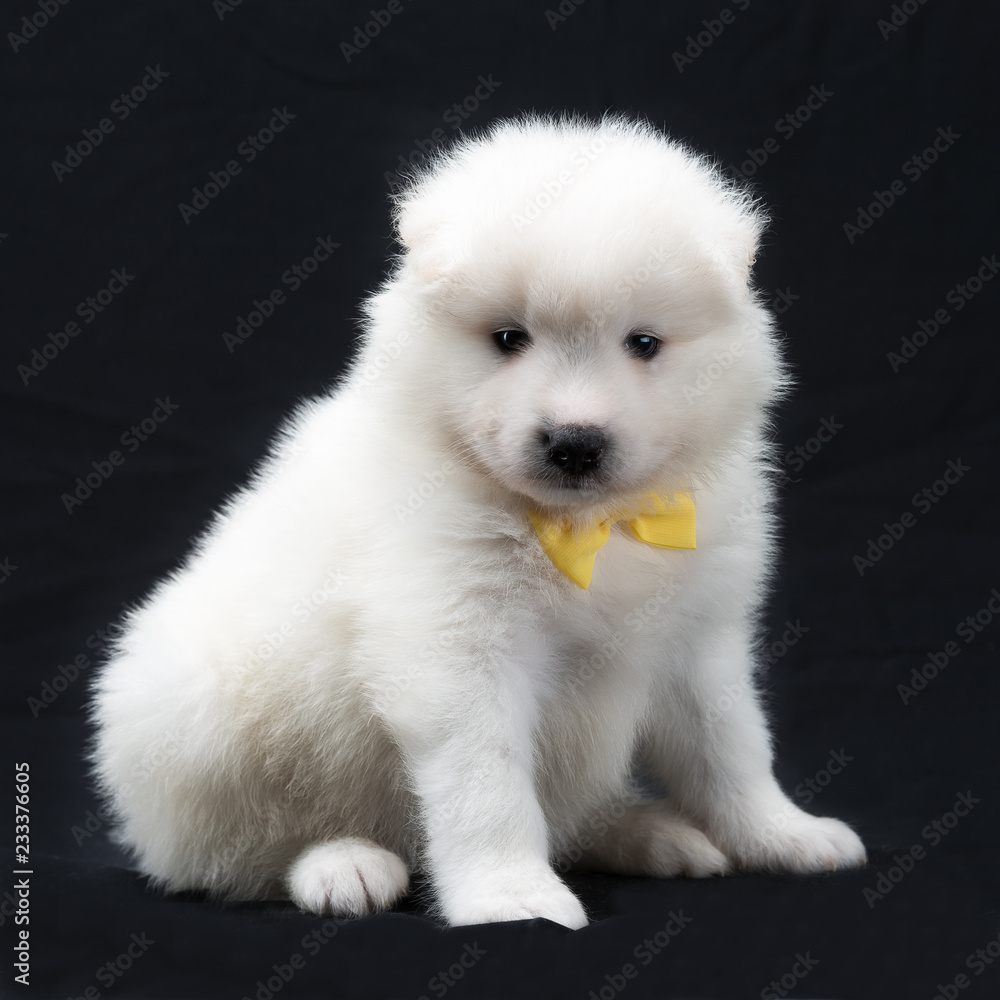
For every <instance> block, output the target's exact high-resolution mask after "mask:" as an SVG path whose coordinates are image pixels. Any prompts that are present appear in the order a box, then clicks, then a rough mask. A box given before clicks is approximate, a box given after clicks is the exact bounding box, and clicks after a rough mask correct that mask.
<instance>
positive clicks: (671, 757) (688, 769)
mask: <svg viewBox="0 0 1000 1000" xmlns="http://www.w3.org/2000/svg"><path fill="white" fill-rule="evenodd" d="M748 650H749V644H748V642H747V640H746V639H745V637H744V636H742V635H741V634H738V633H736V632H735V631H734V632H733V633H731V634H729V635H726V636H717V637H715V641H713V642H712V643H710V644H709V643H706V644H705V646H704V647H703V648H702V649H701V650H700V652H699V653H698V654H696V656H695V658H694V662H692V663H689V664H687V665H686V668H685V669H684V670H683V671H682V672H680V673H679V674H678V675H675V676H673V677H671V678H669V679H668V680H667V682H666V684H665V686H664V690H663V697H662V703H661V706H660V707H661V711H660V716H661V719H660V724H659V725H658V726H657V727H656V728H655V731H654V733H653V737H652V739H651V743H650V750H651V762H652V764H653V766H654V768H655V769H656V770H657V771H658V772H659V773H660V775H661V776H662V777H663V778H664V779H665V780H666V782H667V784H668V787H669V789H670V792H671V797H672V798H673V799H674V801H675V803H676V805H677V806H678V807H679V808H680V809H681V810H682V811H683V812H684V813H685V814H686V815H687V816H689V817H690V818H691V819H692V820H693V821H694V822H695V823H696V824H698V825H699V826H700V827H701V829H702V830H704V831H705V833H706V834H707V835H708V837H709V839H710V840H711V841H712V842H713V843H714V844H715V845H716V847H718V848H719V850H721V851H722V852H723V853H724V854H725V855H726V856H727V857H728V858H729V859H730V860H731V861H732V862H733V863H734V864H735V865H736V867H738V868H742V869H744V870H764V871H790V872H799V873H808V872H817V871H822V870H824V869H834V868H854V867H858V866H860V865H863V864H864V863H865V860H866V859H865V849H864V845H863V844H862V843H861V840H860V839H859V838H858V836H857V834H855V833H854V831H853V830H851V828H850V827H849V826H847V825H846V824H845V823H842V822H841V821H840V820H837V819H832V818H828V817H817V816H812V815H810V814H809V813H806V812H803V810H801V809H800V808H799V807H798V806H797V805H795V804H794V803H793V802H791V801H790V800H789V799H788V797H787V796H786V795H785V794H784V792H782V790H781V788H780V787H779V785H778V782H777V781H776V780H775V778H774V776H773V774H772V770H771V767H772V753H771V745H770V738H769V734H768V729H767V723H766V720H765V718H764V714H763V712H762V711H761V709H760V705H759V704H758V699H757V694H756V691H755V689H754V686H753V683H752V681H751V679H750V676H749V673H750V667H749V664H750V663H751V658H750V654H749V651H748Z"/></svg>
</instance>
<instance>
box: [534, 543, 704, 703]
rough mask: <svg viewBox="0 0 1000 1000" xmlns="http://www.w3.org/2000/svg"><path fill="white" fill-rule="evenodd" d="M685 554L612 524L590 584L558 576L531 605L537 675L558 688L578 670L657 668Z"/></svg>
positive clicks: (672, 624) (676, 604) (671, 624)
mask: <svg viewBox="0 0 1000 1000" xmlns="http://www.w3.org/2000/svg"><path fill="white" fill-rule="evenodd" d="M689 555H690V553H688V552H686V551H683V552H682V551H672V550H665V549H657V548H654V547H651V546H647V545H644V544H642V543H640V542H637V541H635V540H634V539H632V538H627V537H622V536H620V535H619V534H617V533H615V532H612V535H611V538H610V539H609V541H608V543H607V544H606V545H605V546H604V548H602V549H601V551H600V552H599V553H598V554H597V559H596V561H595V565H594V575H593V579H592V581H591V585H590V587H589V588H588V589H587V590H583V589H581V588H579V587H577V586H576V585H575V584H573V583H572V582H571V581H569V580H566V579H558V580H557V588H556V590H555V592H554V594H553V595H552V597H553V599H552V600H551V601H550V602H548V603H547V604H546V605H545V606H544V608H542V609H541V610H537V611H536V614H537V618H536V623H537V629H538V635H537V636H535V637H534V640H533V642H532V643H531V645H532V646H533V648H534V655H533V656H530V657H528V661H529V663H530V668H529V669H531V672H532V674H533V675H534V676H535V678H536V679H537V680H539V681H541V682H542V683H543V685H545V684H547V683H550V684H552V685H554V687H555V688H560V687H562V686H563V685H564V684H565V683H567V680H569V681H570V682H571V681H572V678H573V677H575V676H577V675H578V674H580V672H581V671H582V672H584V673H593V672H594V670H599V671H600V672H602V673H604V672H605V668H606V667H607V668H610V670H608V671H607V672H608V673H612V672H618V671H621V670H627V671H629V672H632V671H635V670H638V671H639V672H643V671H644V670H645V669H646V668H647V667H648V668H649V669H655V666H656V664H657V663H658V662H659V661H660V660H661V656H660V654H661V653H662V651H663V647H664V645H665V644H668V643H669V642H670V635H671V633H672V632H673V631H674V630H675V629H676V624H677V615H678V614H679V610H680V604H681V600H680V598H681V595H682V594H683V593H684V578H685V576H686V573H687V569H688V565H689V561H688V560H686V559H685V556H689Z"/></svg>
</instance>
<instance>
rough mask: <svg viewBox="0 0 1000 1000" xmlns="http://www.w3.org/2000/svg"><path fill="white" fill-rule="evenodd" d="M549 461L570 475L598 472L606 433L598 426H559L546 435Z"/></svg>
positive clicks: (545, 442)
mask: <svg viewBox="0 0 1000 1000" xmlns="http://www.w3.org/2000/svg"><path fill="white" fill-rule="evenodd" d="M544 444H545V449H546V453H547V455H548V458H549V462H550V463H551V464H552V465H554V466H555V467H556V468H557V469H559V470H560V472H565V473H566V474H567V475H570V476H587V475H590V474H591V473H593V472H596V471H597V470H598V468H599V467H600V464H601V455H602V454H603V452H604V446H605V440H604V434H603V433H602V432H601V431H600V430H599V429H598V428H597V427H577V426H567V427H557V428H556V429H555V430H553V431H550V432H548V433H547V434H545V435H544Z"/></svg>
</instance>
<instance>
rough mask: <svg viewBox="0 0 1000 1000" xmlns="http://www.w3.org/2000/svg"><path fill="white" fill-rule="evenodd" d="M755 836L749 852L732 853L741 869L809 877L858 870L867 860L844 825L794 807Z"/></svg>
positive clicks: (837, 820)
mask: <svg viewBox="0 0 1000 1000" xmlns="http://www.w3.org/2000/svg"><path fill="white" fill-rule="evenodd" d="M758 833H759V838H755V840H756V843H754V844H753V845H752V846H750V847H749V849H743V850H739V851H737V852H735V859H736V861H737V864H738V866H739V867H740V868H742V869H745V870H757V871H761V870H763V871H771V872H794V873H796V874H799V875H808V874H811V873H814V872H823V871H835V870H836V869H838V868H861V867H863V866H864V865H865V864H867V861H868V858H867V856H866V854H865V846H864V844H862V843H861V838H860V837H858V835H857V834H856V833H855V832H854V831H853V830H852V829H851V828H850V827H849V826H848V825H847V824H846V823H842V822H841V821H840V820H839V819H832V818H830V817H828V816H822V817H821V816H811V815H809V813H804V812H802V811H801V810H800V809H798V808H796V807H791V808H789V807H788V806H786V807H785V809H784V810H782V811H781V812H780V813H777V814H775V815H773V816H770V817H768V819H767V822H766V824H765V825H764V827H763V829H762V830H761V831H758Z"/></svg>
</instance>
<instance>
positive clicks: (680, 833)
mask: <svg viewBox="0 0 1000 1000" xmlns="http://www.w3.org/2000/svg"><path fill="white" fill-rule="evenodd" d="M579 864H580V866H581V867H587V868H593V869H595V870H597V871H604V872H614V873H615V874H618V875H645V876H652V877H654V878H674V877H676V876H679V875H683V876H687V877H688V878H707V877H709V876H712V875H724V874H726V872H728V871H730V870H731V868H732V866H731V865H730V863H729V859H728V858H727V857H726V856H725V855H724V854H723V853H722V852H721V851H720V850H719V849H718V848H717V847H716V846H715V845H714V844H713V843H712V842H711V841H710V840H709V839H708V837H706V836H705V834H704V833H702V831H701V830H699V829H698V828H697V827H696V826H694V825H692V824H691V823H690V822H689V821H688V820H687V819H685V818H683V817H682V816H681V815H680V814H679V813H677V812H676V811H675V810H674V809H673V808H672V806H670V805H669V804H668V803H666V802H663V801H656V802H643V803H640V804H638V805H635V806H632V807H631V808H630V809H629V810H628V811H627V812H626V813H625V815H624V816H622V817H621V819H619V820H618V821H617V822H616V823H615V824H614V825H612V826H611V827H610V828H609V829H608V831H607V833H606V834H605V835H604V837H603V838H602V839H600V840H599V841H598V842H596V843H594V844H593V845H592V846H591V847H590V848H589V849H588V850H587V851H584V852H583V854H582V855H581V857H580V859H579Z"/></svg>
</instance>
